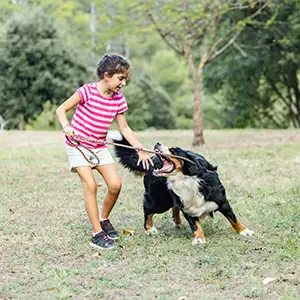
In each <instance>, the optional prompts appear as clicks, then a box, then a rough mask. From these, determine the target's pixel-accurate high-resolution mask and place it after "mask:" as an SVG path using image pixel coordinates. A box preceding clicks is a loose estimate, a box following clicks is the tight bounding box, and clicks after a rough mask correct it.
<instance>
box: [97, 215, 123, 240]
mask: <svg viewBox="0 0 300 300" xmlns="http://www.w3.org/2000/svg"><path fill="white" fill-rule="evenodd" d="M100 225H101V227H102V229H103V231H104V232H105V233H106V234H107V236H108V237H109V238H110V239H112V240H116V239H118V238H119V234H118V232H117V231H116V230H115V229H114V227H113V226H112V224H111V223H110V221H109V220H108V219H107V220H104V221H100Z"/></svg>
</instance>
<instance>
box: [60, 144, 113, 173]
mask: <svg viewBox="0 0 300 300" xmlns="http://www.w3.org/2000/svg"><path fill="white" fill-rule="evenodd" d="M66 148H67V153H68V158H69V163H70V171H71V172H73V173H76V172H77V171H76V167H81V166H90V167H91V168H92V169H94V168H95V165H96V166H103V165H107V164H114V163H115V161H114V159H113V158H112V156H111V154H110V153H109V151H108V149H107V148H96V149H91V151H92V152H93V153H95V155H96V156H97V157H98V160H97V159H96V157H95V156H94V155H93V154H92V153H91V152H90V151H88V150H87V149H85V148H84V147H80V146H79V149H80V150H81V151H82V152H83V153H84V155H85V156H86V158H87V159H88V160H90V161H91V162H92V163H93V164H91V163H90V162H88V161H87V160H86V159H85V158H84V156H83V155H82V153H81V152H80V151H79V150H78V149H77V148H76V147H73V146H69V145H68V144H66Z"/></svg>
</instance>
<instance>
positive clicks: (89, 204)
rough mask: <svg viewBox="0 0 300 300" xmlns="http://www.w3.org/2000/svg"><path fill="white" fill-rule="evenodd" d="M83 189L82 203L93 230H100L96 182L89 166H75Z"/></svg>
mask: <svg viewBox="0 0 300 300" xmlns="http://www.w3.org/2000/svg"><path fill="white" fill-rule="evenodd" d="M76 170H77V173H78V175H79V177H80V179H81V182H82V185H83V190H84V205H85V209H86V212H87V214H88V216H89V219H90V221H91V223H92V226H93V231H94V232H100V231H102V228H101V225H100V220H99V210H98V204H97V184H96V181H95V178H94V175H93V172H92V169H91V168H90V167H89V166H82V167H77V168H76Z"/></svg>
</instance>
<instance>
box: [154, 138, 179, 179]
mask: <svg viewBox="0 0 300 300" xmlns="http://www.w3.org/2000/svg"><path fill="white" fill-rule="evenodd" d="M154 150H155V152H156V153H155V155H156V156H157V157H158V158H159V160H160V161H161V163H162V167H161V168H160V169H155V170H154V171H153V174H154V175H155V176H160V175H162V174H170V173H172V172H173V171H174V170H175V169H176V165H175V163H174V162H173V161H172V160H171V159H170V158H168V157H166V155H169V154H170V151H169V149H168V148H167V147H165V146H164V145H162V144H160V143H157V144H156V145H155V147H154Z"/></svg>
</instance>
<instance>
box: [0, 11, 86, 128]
mask: <svg viewBox="0 0 300 300" xmlns="http://www.w3.org/2000/svg"><path fill="white" fill-rule="evenodd" d="M0 69H1V70H2V72H1V74H0V92H1V99H0V104H1V105H0V114H1V115H2V116H3V117H4V118H5V119H7V120H8V121H9V123H8V127H9V128H23V127H24V125H25V123H27V122H28V120H30V119H32V118H33V116H34V115H36V114H39V113H40V112H41V111H42V107H43V104H44V103H45V102H46V101H48V100H49V101H50V102H51V103H60V102H62V101H63V100H65V98H66V95H70V93H71V92H72V91H73V90H74V89H75V88H76V87H78V86H79V85H80V84H82V83H83V78H86V77H87V70H86V67H85V66H84V64H83V62H82V59H80V57H79V56H78V54H77V53H76V51H74V50H73V49H71V48H69V47H68V45H67V44H65V43H64V40H63V39H62V38H61V37H60V36H59V34H58V31H57V28H56V27H55V26H54V25H53V20H52V18H50V17H48V16H47V15H46V14H45V13H43V11H42V10H36V11H33V12H29V11H28V13H27V15H26V16H24V15H22V18H21V17H20V15H19V14H15V15H14V16H13V17H12V18H11V19H10V20H9V22H8V23H7V24H6V28H5V32H4V38H3V39H2V41H1V50H0ZM4 70H5V72H4Z"/></svg>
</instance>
